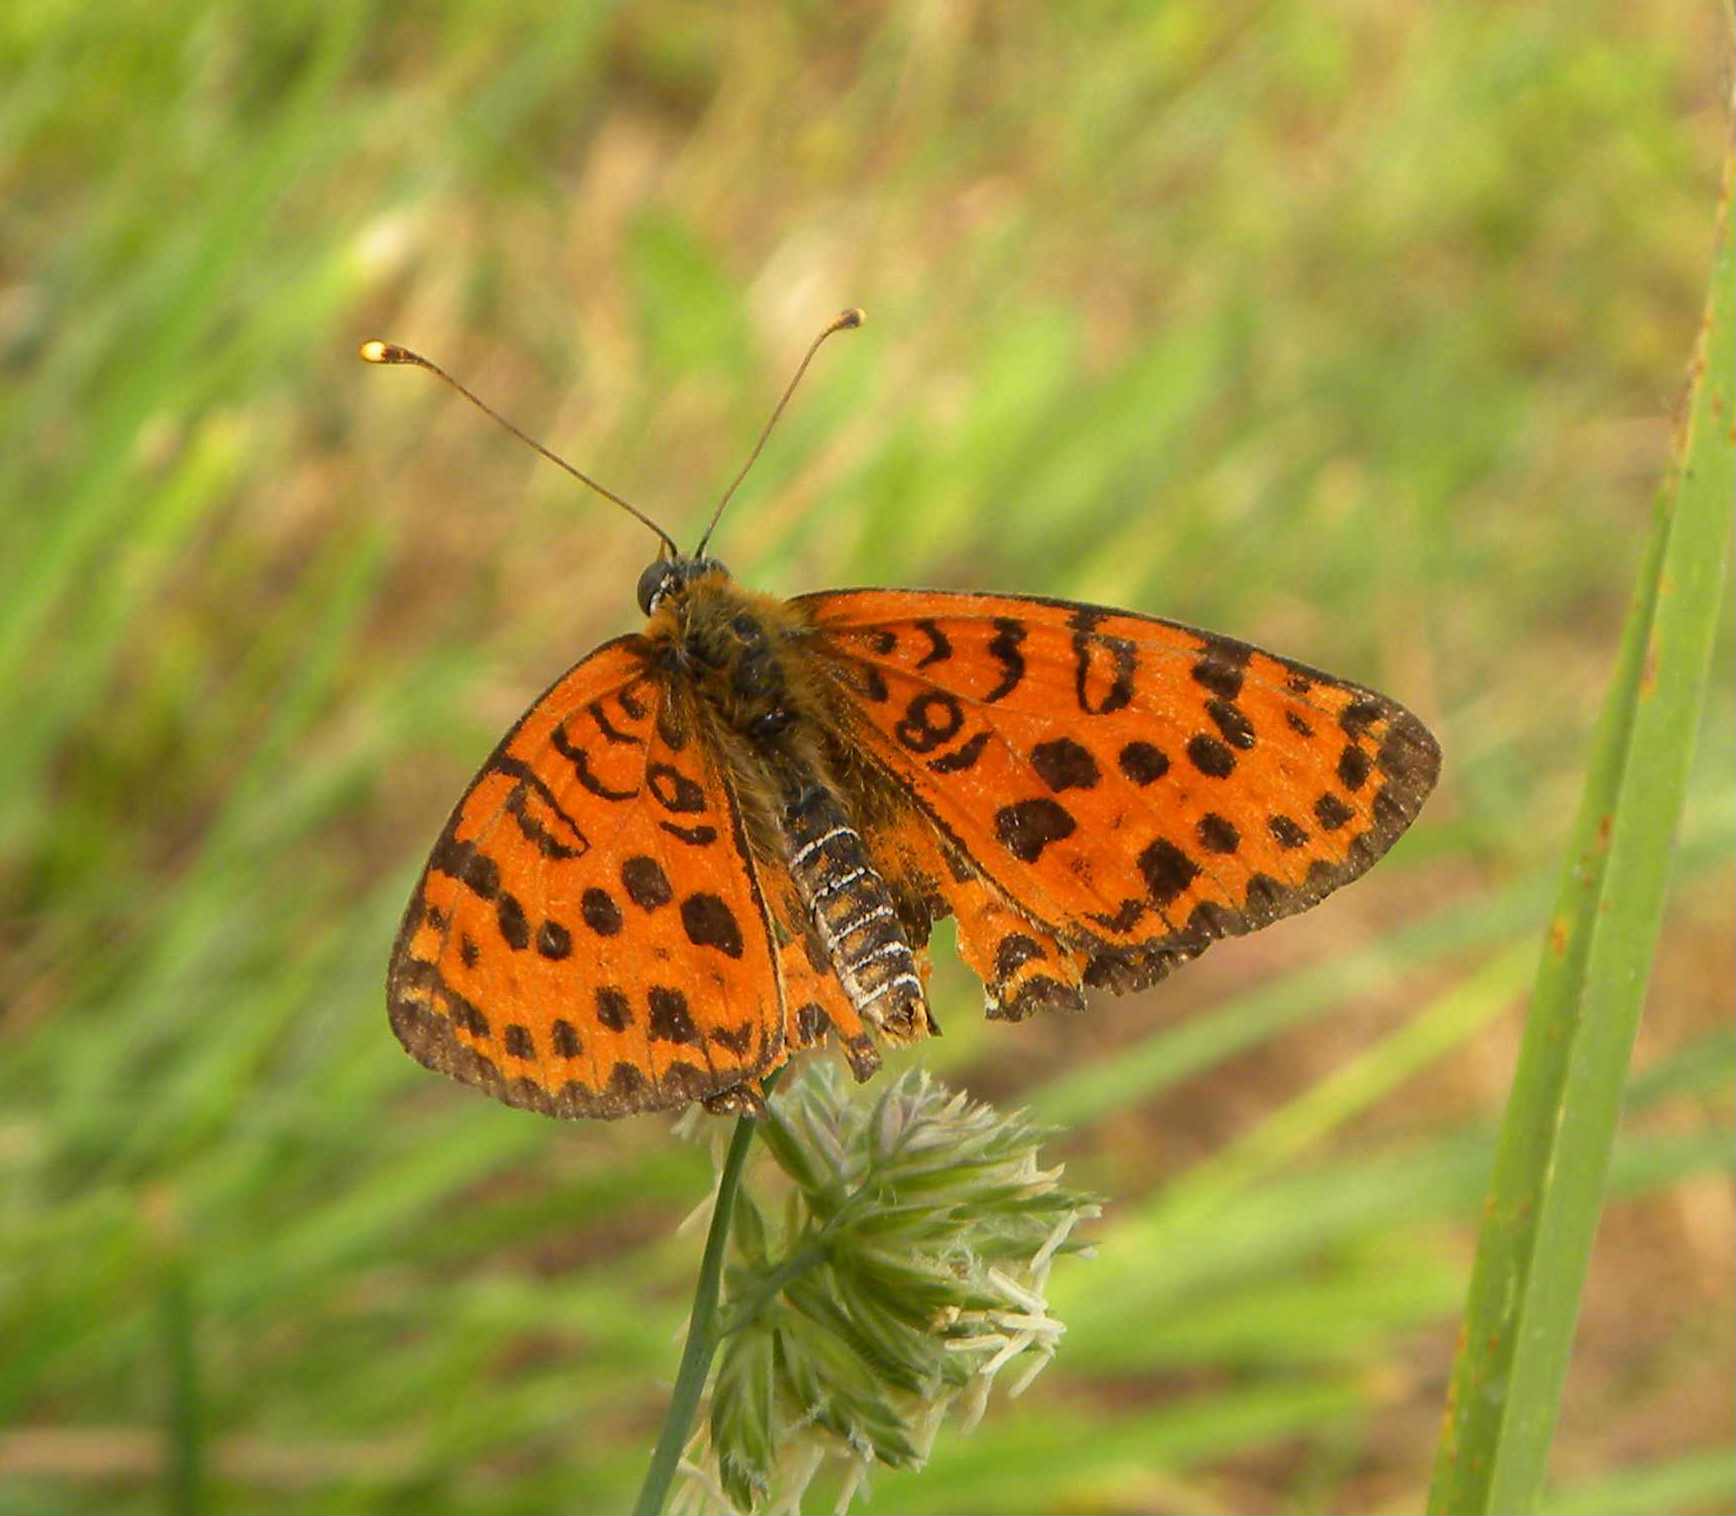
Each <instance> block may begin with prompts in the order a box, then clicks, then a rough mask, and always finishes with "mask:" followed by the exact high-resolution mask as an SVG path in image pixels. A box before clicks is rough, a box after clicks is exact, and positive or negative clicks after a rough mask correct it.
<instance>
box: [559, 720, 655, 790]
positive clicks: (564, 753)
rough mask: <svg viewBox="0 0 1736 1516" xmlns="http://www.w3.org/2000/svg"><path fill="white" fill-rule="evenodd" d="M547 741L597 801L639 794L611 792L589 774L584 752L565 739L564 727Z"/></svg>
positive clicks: (589, 767)
mask: <svg viewBox="0 0 1736 1516" xmlns="http://www.w3.org/2000/svg"><path fill="white" fill-rule="evenodd" d="M549 741H550V742H551V743H552V744H553V745H554V750H555V751H556V752H557V753H559V754H560V755H561V757H563V758H565V759H566V760H567V762H568V763H570V764H572V766H573V772H574V773H575V774H576V775H578V779H579V783H580V784H582V785H584V787H585V788H586V789H587V790H589V791H590V792H591V793H592V794H593V795H595V796H596V797H597V798H598V799H599V800H631V799H633V798H634V797H635V796H636V795H637V794H638V793H639V791H638V790H637V789H631V790H612V789H610V788H609V786H608V785H606V784H604V783H603V781H602V780H601V779H599V778H598V777H597V776H596V775H595V774H593V773H592V772H591V761H590V759H589V758H588V757H586V756H585V750H584V749H583V748H582V747H574V746H573V744H572V742H571V741H570V740H569V738H568V737H567V733H566V728H565V727H561V726H557V727H556V728H555V729H554V730H553V731H552V732H550V733H549Z"/></svg>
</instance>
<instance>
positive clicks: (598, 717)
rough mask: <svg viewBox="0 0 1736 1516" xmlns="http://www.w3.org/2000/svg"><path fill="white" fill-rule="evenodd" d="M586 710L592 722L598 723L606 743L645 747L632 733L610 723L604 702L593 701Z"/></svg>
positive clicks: (598, 728)
mask: <svg viewBox="0 0 1736 1516" xmlns="http://www.w3.org/2000/svg"><path fill="white" fill-rule="evenodd" d="M585 710H586V711H587V712H588V713H589V715H590V718H591V720H593V721H594V722H596V723H597V730H598V731H599V732H601V733H602V734H603V739H604V740H605V741H607V742H615V743H631V744H632V745H633V746H634V747H643V746H644V743H642V742H641V741H640V740H639V739H638V738H637V737H635V736H634V735H633V734H632V733H631V732H623V731H621V730H620V729H619V728H618V727H616V726H614V725H612V724H611V723H610V721H609V718H608V717H607V716H605V715H604V714H603V702H602V701H600V700H593V701H592V702H591V703H590V704H589V705H587V706H586V707H585Z"/></svg>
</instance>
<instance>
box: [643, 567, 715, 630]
mask: <svg viewBox="0 0 1736 1516" xmlns="http://www.w3.org/2000/svg"><path fill="white" fill-rule="evenodd" d="M701 574H722V575H724V576H725V577H726V578H727V577H728V575H729V570H728V569H726V568H725V567H724V566H723V565H722V564H721V563H719V562H718V561H717V559H715V558H708V557H704V556H700V557H696V558H658V559H656V560H655V561H654V562H652V563H650V564H648V565H647V566H646V569H645V572H644V573H642V574H641V575H640V576H639V609H640V610H642V611H643V612H644V613H645V614H646V615H647V616H649V615H650V614H651V613H652V612H653V611H655V610H656V609H657V607H658V606H660V605H662V604H663V602H664V601H665V600H667V599H669V597H670V596H672V595H673V596H676V597H677V598H679V597H680V596H682V595H684V594H686V592H687V586H688V585H690V584H691V583H693V581H694V580H695V579H697V578H699V576H700V575H701Z"/></svg>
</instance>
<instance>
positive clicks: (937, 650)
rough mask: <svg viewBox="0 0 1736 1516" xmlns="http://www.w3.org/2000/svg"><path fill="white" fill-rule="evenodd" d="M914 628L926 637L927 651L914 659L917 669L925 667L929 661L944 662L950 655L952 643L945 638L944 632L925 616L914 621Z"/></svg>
mask: <svg viewBox="0 0 1736 1516" xmlns="http://www.w3.org/2000/svg"><path fill="white" fill-rule="evenodd" d="M916 629H917V631H919V632H921V633H922V635H923V636H925V637H926V638H928V651H927V652H926V653H924V654H923V655H922V656H921V657H920V658H918V659H917V660H916V666H917V667H918V668H919V669H925V668H927V667H928V666H929V664H931V663H945V662H946V660H947V659H948V658H950V657H952V643H951V642H950V641H948V640H947V635H946V633H945V632H943V631H941V629H940V628H939V627H938V626H936V625H935V624H934V623H933V622H932V621H930V620H929V619H928V618H927V617H926V616H924V617H923V618H922V619H921V620H919V621H918V622H917V623H916Z"/></svg>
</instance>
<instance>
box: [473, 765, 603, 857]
mask: <svg viewBox="0 0 1736 1516" xmlns="http://www.w3.org/2000/svg"><path fill="white" fill-rule="evenodd" d="M494 770H495V772H496V773H500V774H510V775H511V776H512V777H513V778H514V779H516V780H518V788H517V789H515V790H514V791H513V792H512V794H511V795H510V796H508V798H507V802H506V809H507V813H508V814H509V815H510V816H511V817H512V819H513V820H514V821H516V822H517V823H518V829H519V831H520V832H522V833H523V834H524V838H525V841H527V842H529V843H531V844H532V845H533V846H534V847H535V848H536V850H537V851H538V852H539V853H541V854H542V855H543V857H545V858H579V857H582V856H583V855H584V854H585V853H587V852H589V851H590V839H589V838H587V837H586V836H585V834H584V833H583V832H582V831H580V830H579V824H578V822H576V821H574V820H573V818H572V817H571V816H569V815H568V814H567V813H566V811H565V810H563V809H562V808H561V803H560V801H559V800H557V799H556V798H555V793H554V791H553V790H551V789H550V788H549V787H548V786H547V785H546V784H544V783H543V782H542V780H541V779H540V778H538V777H537V774H536V772H535V770H533V769H532V768H531V767H530V766H529V765H528V764H525V763H521V762H520V761H519V760H518V759H516V758H507V757H502V758H500V759H499V760H498V761H497V762H496V763H495V764H494ZM527 789H531V790H535V791H536V794H537V798H538V799H539V800H541V801H542V803H543V804H544V805H546V806H547V807H548V808H549V809H550V810H551V811H553V812H554V814H555V815H557V816H558V817H560V819H561V821H562V823H563V824H564V825H565V826H566V828H567V830H568V831H569V832H571V833H572V834H573V836H574V837H576V838H577V839H578V840H579V841H580V842H582V843H584V846H583V847H573V846H571V845H569V844H568V843H565V842H562V841H561V840H560V838H558V837H556V836H555V835H554V833H553V832H551V831H550V830H549V829H548V828H547V827H546V826H544V825H543V824H542V823H541V822H540V821H538V820H537V819H536V817H535V816H532V815H530V814H528V813H527V812H526V810H525V808H524V796H525V791H526V790H527Z"/></svg>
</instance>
